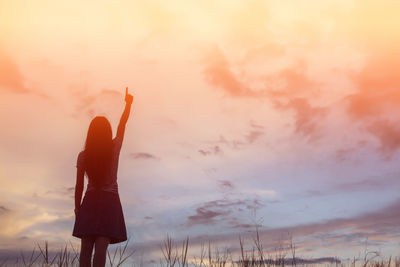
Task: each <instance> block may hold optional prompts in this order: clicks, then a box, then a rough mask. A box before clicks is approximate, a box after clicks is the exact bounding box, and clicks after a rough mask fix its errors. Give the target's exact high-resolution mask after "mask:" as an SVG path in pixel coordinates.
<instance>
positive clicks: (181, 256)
mask: <svg viewBox="0 0 400 267" xmlns="http://www.w3.org/2000/svg"><path fill="white" fill-rule="evenodd" d="M128 244H129V240H128V241H127V242H126V243H125V244H124V245H123V246H118V247H117V248H116V249H114V252H110V251H108V252H107V266H112V267H114V266H125V265H127V266H136V265H135V264H134V263H128V260H129V259H131V260H133V259H134V258H135V257H134V252H135V251H134V250H130V249H128ZM239 248H240V251H239V252H238V253H230V252H229V250H227V249H226V250H224V251H221V250H220V249H218V248H214V249H212V247H211V244H210V243H208V245H207V246H205V245H204V244H203V245H201V247H200V252H199V254H198V255H197V256H193V257H189V256H188V251H189V238H186V239H185V240H184V241H183V242H182V243H175V242H174V241H173V239H172V238H171V237H169V236H167V238H166V240H165V241H164V243H163V245H162V246H161V252H162V258H161V259H160V264H159V266H162V267H189V266H193V267H225V266H226V267H228V266H233V267H284V266H285V265H291V266H297V265H302V266H305V267H307V266H311V265H312V264H310V263H304V262H302V261H299V258H297V257H296V246H295V244H294V242H293V241H292V239H290V242H289V244H288V245H286V246H280V247H279V248H277V249H275V251H274V252H270V251H266V250H265V249H264V247H263V244H262V242H261V239H260V236H259V234H258V231H257V232H256V235H255V237H254V238H253V240H252V246H251V248H250V249H245V245H244V241H243V240H242V238H240V237H239ZM139 265H140V266H143V265H144V264H143V263H141V264H139ZM318 265H320V266H332V267H400V258H392V257H390V258H389V259H383V258H382V257H381V256H380V254H379V253H378V252H371V251H369V252H365V253H364V256H363V257H359V258H354V259H353V260H352V261H351V262H350V263H348V264H343V263H341V262H340V261H339V260H337V261H335V262H333V263H324V264H323V263H320V264H318ZM2 266H25V267H26V266H29V267H30V266H32V267H33V266H46V267H47V266H59V267H70V266H79V250H78V249H77V248H75V247H74V246H73V245H72V243H69V244H66V245H65V246H64V247H63V248H61V249H60V250H59V251H50V250H49V244H48V242H45V243H44V245H40V244H37V249H36V248H35V249H33V251H32V252H31V253H30V254H29V255H28V256H26V255H24V253H22V252H21V254H20V256H19V257H18V258H17V259H16V260H15V261H13V262H12V261H10V260H7V259H5V260H3V261H0V267H2Z"/></svg>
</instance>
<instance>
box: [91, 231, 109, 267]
mask: <svg viewBox="0 0 400 267" xmlns="http://www.w3.org/2000/svg"><path fill="white" fill-rule="evenodd" d="M108 244H110V239H109V238H108V237H104V236H99V237H96V240H95V241H94V259H93V267H104V266H105V265H106V256H107V247H108Z"/></svg>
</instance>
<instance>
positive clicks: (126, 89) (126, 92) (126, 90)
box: [125, 86, 128, 95]
mask: <svg viewBox="0 0 400 267" xmlns="http://www.w3.org/2000/svg"><path fill="white" fill-rule="evenodd" d="M125 95H128V86H127V87H126V88H125Z"/></svg>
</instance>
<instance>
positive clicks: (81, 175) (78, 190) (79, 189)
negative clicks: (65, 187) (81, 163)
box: [75, 167, 85, 215]
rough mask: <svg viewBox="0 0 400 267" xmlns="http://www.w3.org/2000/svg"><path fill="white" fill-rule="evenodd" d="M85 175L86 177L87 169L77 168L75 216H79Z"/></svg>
mask: <svg viewBox="0 0 400 267" xmlns="http://www.w3.org/2000/svg"><path fill="white" fill-rule="evenodd" d="M84 175H85V169H84V168H81V167H79V168H77V171H76V185H75V215H77V214H78V212H79V209H80V207H81V199H82V192H83V181H84Z"/></svg>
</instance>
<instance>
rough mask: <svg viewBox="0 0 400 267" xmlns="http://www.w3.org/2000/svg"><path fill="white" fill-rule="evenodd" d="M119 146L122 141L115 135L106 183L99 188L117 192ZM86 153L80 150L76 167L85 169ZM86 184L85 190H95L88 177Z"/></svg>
mask: <svg viewBox="0 0 400 267" xmlns="http://www.w3.org/2000/svg"><path fill="white" fill-rule="evenodd" d="M121 146H122V142H121V140H120V139H119V138H118V137H115V138H114V139H113V150H112V159H111V165H110V169H109V174H108V175H107V176H108V179H107V180H106V183H105V184H104V185H103V186H102V187H101V188H100V189H101V190H103V191H107V192H111V193H115V194H118V183H117V173H118V162H119V154H120V151H121ZM85 159H86V155H85V151H84V150H83V151H81V152H80V153H79V155H78V161H77V165H76V166H77V167H78V168H84V169H85V170H86V162H85ZM88 180H89V182H88V186H87V189H86V192H89V191H92V190H95V189H96V188H95V186H94V185H93V183H92V182H91V180H90V179H88Z"/></svg>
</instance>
